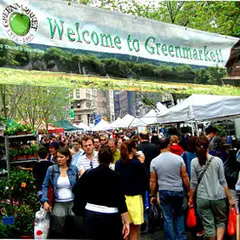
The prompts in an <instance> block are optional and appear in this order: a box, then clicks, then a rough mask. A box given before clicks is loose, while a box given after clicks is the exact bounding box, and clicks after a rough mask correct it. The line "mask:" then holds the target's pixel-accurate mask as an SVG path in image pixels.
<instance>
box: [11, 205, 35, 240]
mask: <svg viewBox="0 0 240 240" xmlns="http://www.w3.org/2000/svg"><path fill="white" fill-rule="evenodd" d="M15 227H16V229H17V232H18V235H19V236H21V235H32V234H33V229H34V209H32V208H31V207H30V206H29V205H25V204H22V205H20V206H18V207H16V208H15Z"/></svg>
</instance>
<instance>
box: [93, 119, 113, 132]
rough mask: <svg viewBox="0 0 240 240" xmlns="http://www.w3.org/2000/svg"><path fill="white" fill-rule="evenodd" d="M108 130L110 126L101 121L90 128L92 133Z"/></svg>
mask: <svg viewBox="0 0 240 240" xmlns="http://www.w3.org/2000/svg"><path fill="white" fill-rule="evenodd" d="M109 129H111V125H110V124H109V123H108V122H107V121H105V120H103V119H101V121H100V122H99V123H98V124H96V125H95V126H94V127H93V128H92V131H105V130H109Z"/></svg>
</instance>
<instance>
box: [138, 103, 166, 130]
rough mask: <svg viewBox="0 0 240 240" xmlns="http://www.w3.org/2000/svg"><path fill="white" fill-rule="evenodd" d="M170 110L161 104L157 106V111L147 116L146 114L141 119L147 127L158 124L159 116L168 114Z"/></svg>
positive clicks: (151, 111)
mask: <svg viewBox="0 0 240 240" xmlns="http://www.w3.org/2000/svg"><path fill="white" fill-rule="evenodd" d="M167 111H168V109H167V108H166V107H165V106H164V105H163V104H162V103H160V102H158V103H157V104H156V109H155V110H154V109H152V110H150V111H149V112H148V113H147V114H145V115H144V116H143V117H142V118H140V119H141V121H143V122H145V123H146V124H147V125H150V124H154V123H157V122H158V120H157V116H158V115H159V114H165V113H167Z"/></svg>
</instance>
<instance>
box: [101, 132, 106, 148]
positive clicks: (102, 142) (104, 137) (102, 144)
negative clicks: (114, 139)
mask: <svg viewBox="0 0 240 240" xmlns="http://www.w3.org/2000/svg"><path fill="white" fill-rule="evenodd" d="M107 143H108V139H107V138H106V136H105V135H100V145H101V147H103V146H105V145H106V144H107Z"/></svg>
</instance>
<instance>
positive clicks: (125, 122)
mask: <svg viewBox="0 0 240 240" xmlns="http://www.w3.org/2000/svg"><path fill="white" fill-rule="evenodd" d="M146 125H147V124H146V123H145V122H143V121H142V120H141V119H139V118H135V117H134V116H132V115H130V114H127V115H125V116H124V117H123V118H122V119H121V120H119V122H118V124H117V125H116V127H118V128H128V127H144V126H146Z"/></svg>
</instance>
